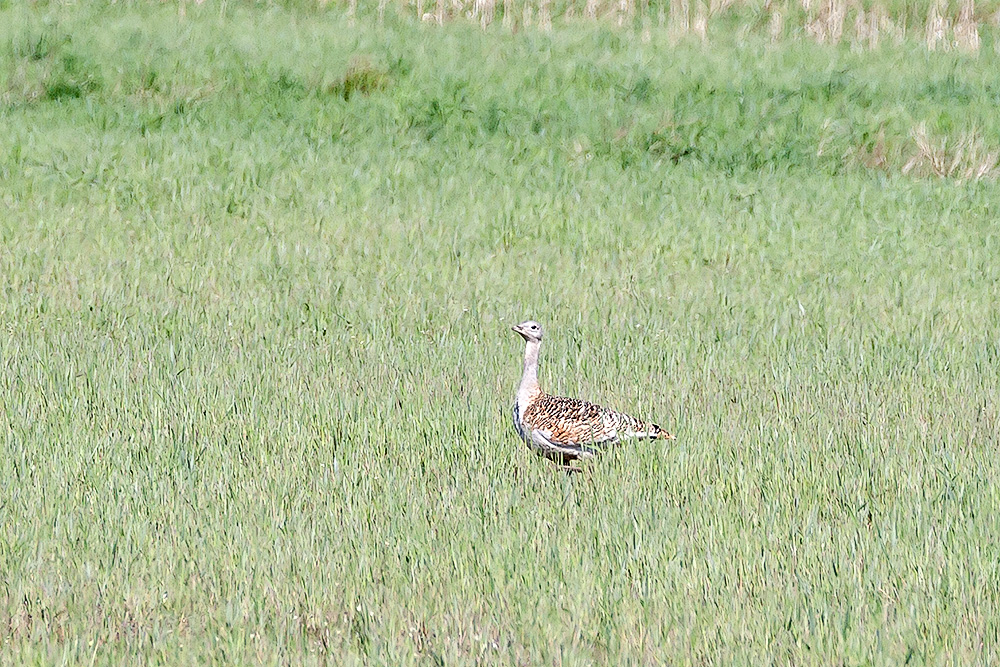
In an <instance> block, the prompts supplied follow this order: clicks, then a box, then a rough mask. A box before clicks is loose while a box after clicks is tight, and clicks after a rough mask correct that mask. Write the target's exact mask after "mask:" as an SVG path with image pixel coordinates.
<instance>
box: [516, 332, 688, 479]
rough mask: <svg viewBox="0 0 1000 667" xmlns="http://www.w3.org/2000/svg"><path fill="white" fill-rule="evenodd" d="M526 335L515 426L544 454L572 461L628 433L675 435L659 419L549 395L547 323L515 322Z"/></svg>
mask: <svg viewBox="0 0 1000 667" xmlns="http://www.w3.org/2000/svg"><path fill="white" fill-rule="evenodd" d="M512 328H513V329H514V331H516V332H517V333H519V334H520V335H521V336H522V337H523V338H524V340H525V352H524V373H523V375H522V376H521V384H520V386H519V387H518V391H517V399H516V401H515V402H514V427H515V428H516V429H517V432H518V434H519V435H520V436H521V438H522V439H524V441H525V442H526V443H528V445H530V446H531V447H532V448H534V449H535V450H536V451H537V452H538V453H539V454H540V455H542V456H545V457H546V458H549V459H552V460H554V461H561V462H566V461H572V460H574V459H581V458H589V457H591V456H593V455H594V453H595V451H596V449H595V447H597V446H601V445H609V444H612V443H615V442H618V441H619V440H622V439H624V438H649V439H655V438H664V439H673V437H674V436H672V435H670V434H669V433H667V432H666V431H664V430H663V429H661V428H660V427H659V426H657V425H656V424H652V423H648V422H643V421H640V420H638V419H636V418H635V417H630V416H629V415H626V414H623V413H621V412H616V411H614V410H611V409H609V408H605V407H602V406H600V405H595V404H594V403H589V402H587V401H582V400H580V399H576V398H565V397H562V396H550V395H549V394H546V393H545V392H543V391H542V390H541V388H540V387H539V386H538V352H539V349H540V347H541V343H542V327H541V325H539V324H538V323H537V322H533V321H531V320H529V321H527V322H522V323H521V324H519V325H517V326H515V327H512Z"/></svg>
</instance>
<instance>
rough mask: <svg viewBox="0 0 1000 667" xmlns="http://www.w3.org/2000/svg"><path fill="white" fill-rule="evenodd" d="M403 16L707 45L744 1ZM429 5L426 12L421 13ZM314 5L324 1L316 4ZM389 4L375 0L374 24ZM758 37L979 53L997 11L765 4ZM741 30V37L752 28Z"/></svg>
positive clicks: (586, 4) (964, 6)
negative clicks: (576, 26)
mask: <svg viewBox="0 0 1000 667" xmlns="http://www.w3.org/2000/svg"><path fill="white" fill-rule="evenodd" d="M399 1H400V2H401V4H400V7H401V8H402V9H403V11H404V12H407V13H409V12H413V13H415V14H416V16H417V17H418V18H419V19H421V20H423V21H426V22H432V23H437V24H439V25H443V24H444V23H446V22H449V21H454V20H473V21H478V22H479V24H480V26H481V27H482V28H484V29H485V28H488V27H489V26H491V25H492V24H493V23H494V21H496V20H497V12H498V11H500V12H501V13H502V24H503V26H504V28H506V29H508V30H511V31H517V30H519V29H521V28H532V27H533V28H535V29H538V30H541V31H549V30H552V29H553V28H554V27H555V26H556V25H558V23H559V21H560V20H573V19H574V18H578V17H581V16H582V17H583V18H586V19H588V20H592V21H605V22H608V23H610V24H612V25H614V26H616V27H618V28H623V29H629V28H634V29H636V30H638V31H639V32H640V33H641V34H642V36H643V38H644V39H649V37H650V31H651V27H652V26H653V25H659V26H662V27H667V29H668V31H669V35H670V38H671V39H672V40H677V39H682V38H684V37H687V36H694V37H697V38H699V39H700V40H702V41H703V42H708V40H709V33H710V32H711V30H712V23H713V22H714V21H716V20H717V19H719V18H720V17H722V16H723V15H725V14H726V13H727V12H730V11H736V10H742V9H745V8H746V7H747V5H748V4H749V0H698V1H697V2H692V0H669V2H665V3H660V4H659V6H658V7H657V8H656V9H655V10H654V11H652V12H651V11H650V7H649V2H648V0H638V2H637V0H575V1H574V2H569V3H566V4H562V3H560V4H559V5H558V6H557V5H556V4H555V3H553V2H552V0H503V4H502V6H501V7H497V0H399ZM432 1H433V3H434V4H433V6H428V5H429V4H430V2H432ZM317 2H319V3H320V4H321V5H324V4H326V3H328V2H329V0H317ZM357 2H358V0H347V5H348V11H349V12H350V13H352V14H353V13H355V12H356V11H357ZM389 2H390V0H378V16H379V19H380V20H381V17H382V15H383V13H384V11H385V8H386V7H387V6H388V4H389ZM763 11H764V15H765V17H766V24H765V25H766V30H767V33H768V34H769V36H770V38H771V39H772V40H773V41H778V40H780V39H787V38H797V36H800V35H801V36H805V37H806V38H809V39H812V40H815V41H817V42H819V43H823V44H839V43H840V42H842V41H844V40H847V41H849V42H850V44H851V46H852V48H854V49H858V50H863V49H876V48H878V46H879V44H881V43H882V42H883V41H884V40H886V39H889V40H892V41H893V42H895V43H900V42H902V41H903V39H904V38H905V37H906V35H907V34H910V35H912V36H914V37H917V36H918V35H922V41H923V42H924V44H925V45H926V46H927V48H928V49H929V50H931V51H937V50H942V51H950V50H959V51H964V52H968V53H976V52H978V51H979V49H980V48H981V47H982V40H981V37H980V32H981V30H982V29H983V27H984V26H986V25H993V26H994V27H996V26H997V25H1000V11H997V12H994V13H991V14H988V13H987V12H983V11H981V12H980V13H979V14H977V13H976V7H975V0H958V2H957V4H956V5H955V6H951V5H949V1H948V0H930V2H929V4H928V8H927V13H926V18H924V19H923V20H922V21H921V20H919V19H917V20H916V21H914V19H913V16H912V14H911V15H909V16H904V15H894V14H893V13H892V12H891V11H890V10H889V9H888V8H887V5H886V4H884V3H878V2H863V1H862V0H798V2H794V1H793V0H782V1H780V2H779V1H775V0H765V2H764V4H763ZM759 27H760V24H757V25H756V26H755V25H751V24H748V25H746V26H745V27H744V29H743V31H744V32H750V31H752V30H756V29H759Z"/></svg>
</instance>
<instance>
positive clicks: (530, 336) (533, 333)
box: [511, 320, 542, 343]
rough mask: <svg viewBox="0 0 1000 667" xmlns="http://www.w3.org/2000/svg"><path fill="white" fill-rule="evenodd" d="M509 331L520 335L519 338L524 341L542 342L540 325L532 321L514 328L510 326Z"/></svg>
mask: <svg viewBox="0 0 1000 667" xmlns="http://www.w3.org/2000/svg"><path fill="white" fill-rule="evenodd" d="M511 329H513V330H514V331H516V332H517V333H519V334H521V338H523V339H524V340H526V341H535V342H538V343H540V342H541V341H542V325H541V324H539V323H538V322H536V321H534V320H528V321H526V322H521V323H520V324H518V325H516V326H512V327H511Z"/></svg>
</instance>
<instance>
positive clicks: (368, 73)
mask: <svg viewBox="0 0 1000 667" xmlns="http://www.w3.org/2000/svg"><path fill="white" fill-rule="evenodd" d="M388 85H389V72H388V71H387V70H385V69H383V68H381V67H379V66H377V65H376V64H375V63H373V62H372V61H371V59H370V58H368V57H367V56H353V57H352V58H351V61H350V63H349V64H348V65H347V72H346V73H345V74H344V78H343V79H341V80H340V81H338V82H337V83H336V84H334V85H333V86H332V87H331V92H333V93H334V94H336V95H339V96H341V97H343V98H344V99H345V100H350V99H351V98H352V97H354V96H355V95H357V94H361V95H371V94H372V93H376V92H378V91H380V90H385V89H386V87H388Z"/></svg>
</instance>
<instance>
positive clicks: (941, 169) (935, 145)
mask: <svg viewBox="0 0 1000 667" xmlns="http://www.w3.org/2000/svg"><path fill="white" fill-rule="evenodd" d="M911 136H912V138H913V143H914V146H915V150H914V152H913V155H912V156H911V157H910V159H909V160H907V162H906V164H905V165H904V166H903V173H904V174H909V173H912V174H914V175H919V176H937V177H938V178H957V179H960V180H972V181H979V180H982V179H984V178H995V177H996V174H997V162H998V161H1000V151H998V150H997V149H996V148H993V147H990V146H988V145H987V143H986V141H985V140H984V139H983V137H982V135H981V134H980V133H979V132H977V131H975V130H972V131H968V132H963V133H962V134H960V135H959V136H958V138H957V139H950V138H948V137H933V136H931V134H930V133H929V132H928V131H927V125H926V124H925V123H920V124H919V125H917V126H916V127H915V128H914V129H913V132H912V134H911Z"/></svg>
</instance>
